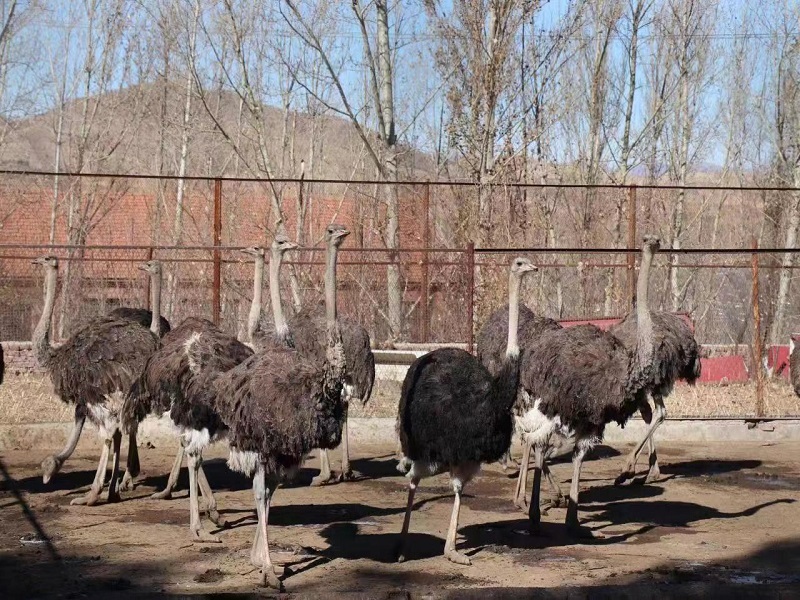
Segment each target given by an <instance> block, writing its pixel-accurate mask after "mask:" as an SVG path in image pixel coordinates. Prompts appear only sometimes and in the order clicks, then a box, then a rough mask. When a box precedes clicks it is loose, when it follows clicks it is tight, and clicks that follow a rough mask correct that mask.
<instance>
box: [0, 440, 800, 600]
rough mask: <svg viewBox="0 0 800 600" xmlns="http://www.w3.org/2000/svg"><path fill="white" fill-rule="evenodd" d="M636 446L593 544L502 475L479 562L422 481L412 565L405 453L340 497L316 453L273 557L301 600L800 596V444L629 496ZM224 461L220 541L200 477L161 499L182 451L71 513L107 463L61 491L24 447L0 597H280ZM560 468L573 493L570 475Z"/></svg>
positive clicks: (694, 470)
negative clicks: (455, 548) (526, 505)
mask: <svg viewBox="0 0 800 600" xmlns="http://www.w3.org/2000/svg"><path fill="white" fill-rule="evenodd" d="M624 450H625V449H624V448H620V449H618V450H614V449H611V448H607V447H601V448H598V449H597V450H596V451H595V455H596V456H597V458H596V459H594V460H591V461H590V462H588V463H586V465H585V468H584V477H583V482H582V494H581V500H582V503H583V504H582V507H581V514H580V516H581V520H582V521H583V523H584V524H585V525H586V526H587V527H589V528H590V529H591V530H592V531H593V533H594V535H595V536H596V539H594V540H588V541H586V540H582V541H576V540H573V539H570V538H569V537H568V536H567V535H566V533H565V531H564V528H563V525H562V522H563V519H564V514H565V511H564V510H563V509H554V510H552V511H551V512H550V514H548V515H546V516H545V517H544V520H545V528H544V533H545V534H546V535H545V536H544V537H531V536H529V535H527V534H526V521H525V517H524V515H523V514H521V513H519V512H518V511H517V510H516V509H515V508H514V507H513V506H512V504H511V502H510V500H509V498H510V496H511V493H512V490H513V480H511V479H509V478H508V477H506V476H505V475H504V474H503V473H502V472H501V471H500V469H499V467H498V466H496V465H491V466H488V467H486V468H485V469H484V470H483V472H482V473H481V474H480V475H479V476H478V478H477V479H476V480H475V481H474V482H473V483H471V484H470V485H469V486H468V488H467V495H466V496H465V499H464V505H463V508H462V513H461V528H460V543H459V548H460V549H462V550H463V551H464V552H466V553H467V554H468V555H470V556H471V557H472V563H473V564H472V566H468V567H462V566H457V565H454V564H451V563H449V562H448V561H446V560H445V559H444V558H443V557H442V556H441V553H442V549H443V544H444V542H443V536H444V533H445V531H446V528H447V524H448V521H449V515H450V509H451V506H452V495H451V491H450V488H449V485H448V481H447V477H446V476H439V477H436V478H433V479H429V480H426V481H424V482H423V484H422V485H421V487H420V490H419V492H418V494H417V498H416V505H415V506H416V509H415V511H414V514H413V517H412V521H411V531H412V534H413V535H412V542H411V546H410V551H409V556H408V560H407V562H405V563H402V564H397V563H396V562H394V551H395V544H396V542H397V537H398V536H397V532H398V531H399V529H400V525H401V522H402V514H403V509H404V506H405V498H406V495H405V481H404V479H403V478H402V477H400V476H398V474H397V473H396V472H395V470H394V461H393V460H392V456H391V451H392V449H391V448H388V447H387V448H355V454H356V456H357V457H358V459H357V460H356V461H355V467H356V469H358V470H359V471H360V473H361V474H362V475H363V478H362V479H360V480H359V481H356V482H348V483H344V484H338V485H334V486H330V487H325V488H310V487H308V486H307V483H308V482H309V481H310V478H311V476H312V475H313V473H314V471H313V468H312V467H314V466H315V465H316V461H315V460H314V461H311V462H310V464H308V465H307V468H305V469H303V470H302V471H301V473H300V475H299V477H298V481H297V482H296V483H294V484H291V485H289V486H288V487H286V488H281V489H280V490H279V491H278V493H277V495H276V500H275V504H274V508H273V509H272V511H271V529H270V539H271V542H272V548H273V556H274V558H275V559H276V560H277V561H279V562H282V563H285V564H286V565H287V568H288V569H287V573H286V576H285V578H284V583H285V586H286V589H287V591H288V592H289V593H290V594H294V595H297V596H300V597H315V598H316V597H319V598H323V597H330V596H333V595H337V596H338V595H344V596H349V597H359V598H428V597H434V598H435V597H448V596H450V597H459V598H462V597H474V598H478V597H481V598H484V597H486V594H487V593H491V597H503V598H516V597H526V596H527V595H528V594H529V593H530V592H531V589H530V588H539V590H538V591H539V592H541V593H542V594H544V595H545V596H546V597H567V596H569V597H615V598H616V597H630V598H634V597H635V598H639V597H642V595H644V596H645V597H674V598H679V597H680V598H685V597H701V596H703V595H706V594H711V593H713V594H714V595H715V596H716V597H719V596H720V595H727V594H731V595H736V596H737V597H742V596H752V597H764V596H775V597H778V596H780V597H784V598H786V597H800V519H798V518H797V515H798V510H800V505H798V504H796V503H795V502H796V501H797V500H798V499H800V465H798V462H797V456H798V451H800V442H798V443H795V442H793V443H790V444H780V445H763V446H762V445H756V444H750V445H737V446H731V445H730V444H705V445H695V446H693V447H691V448H686V447H684V448H679V447H675V446H673V447H668V446H667V447H662V448H661V456H662V471H663V474H664V477H663V480H662V481H660V482H658V483H656V484H653V485H631V486H627V487H624V488H615V487H614V486H613V485H612V481H613V478H614V476H615V475H616V473H617V472H618V469H619V468H620V466H621V463H622V458H623V457H622V456H621V455H620V451H624ZM224 454H225V449H224V447H218V448H215V449H214V451H213V452H212V453H211V455H210V456H209V457H208V460H207V462H206V470H207V473H208V477H209V480H210V481H211V483H212V486H214V488H215V489H216V490H217V499H218V503H219V507H220V509H221V512H222V513H223V516H224V517H225V518H226V519H227V520H228V522H229V523H228V527H227V528H224V529H222V530H220V531H218V532H217V533H218V534H219V536H220V538H221V540H222V543H220V544H192V543H191V542H190V541H189V535H188V527H187V525H188V514H187V504H188V502H187V500H186V478H187V476H186V471H185V469H184V471H183V472H182V475H181V481H180V490H181V491H180V492H179V493H178V494H177V496H176V498H175V499H173V500H151V499H150V498H149V497H148V496H149V494H150V493H152V492H153V491H154V490H155V489H156V488H157V487H159V486H162V485H163V484H164V482H165V480H166V472H167V470H168V468H169V464H170V462H171V460H172V455H171V448H155V449H148V448H143V449H142V450H141V461H142V473H141V475H140V476H139V478H138V481H139V484H138V486H137V488H136V490H135V491H133V492H131V493H128V494H127V495H126V497H125V498H124V500H123V501H122V502H121V503H118V504H111V505H108V504H101V505H98V506H94V507H81V506H70V505H69V501H70V499H71V497H73V495H74V493H75V490H77V489H78V488H83V489H85V488H86V487H87V486H88V485H89V483H90V482H91V479H92V476H93V471H94V468H95V463H94V461H95V460H96V457H95V456H94V455H93V454H91V453H82V454H80V455H77V456H74V457H73V458H72V459H71V460H70V461H69V462H68V463H67V464H66V465H65V468H64V470H63V472H62V473H60V474H59V475H58V476H56V478H55V479H54V480H53V481H51V482H50V484H49V485H48V486H44V485H43V484H42V482H41V478H40V476H39V469H38V463H39V462H40V460H41V459H42V458H43V456H44V452H40V453H33V452H26V453H23V452H10V453H7V454H6V455H5V456H3V457H2V463H3V472H2V483H0V486H2V487H1V488H0V520H2V527H1V528H0V590H2V592H1V593H0V595H1V596H2V597H3V598H34V597H66V598H78V597H85V596H89V597H117V598H122V597H124V598H129V597H136V598H141V597H151V596H161V595H187V594H188V595H196V596H198V597H206V596H208V595H212V594H214V595H216V594H222V593H225V594H231V593H234V594H245V595H248V594H253V593H259V594H269V591H267V590H263V589H261V588H259V587H258V585H257V581H258V572H257V571H256V570H255V569H254V568H253V567H251V566H250V565H249V561H248V558H249V548H250V543H251V540H252V535H253V533H254V524H255V516H254V511H253V504H252V493H251V489H250V481H249V480H247V479H245V478H243V477H240V476H238V475H235V474H233V473H231V472H230V471H228V469H227V467H226V466H225V464H224V459H223V457H224ZM365 457H369V458H365ZM335 464H338V462H337V463H335ZM554 472H555V474H556V476H557V478H558V479H559V480H560V481H562V482H564V486H563V487H564V488H565V490H566V489H567V488H568V483H567V481H568V477H569V475H570V472H571V467H570V465H569V464H567V463H561V464H556V465H555V467H554ZM205 525H206V527H207V529H210V530H212V531H215V530H214V526H213V525H211V524H210V523H208V522H206V523H205Z"/></svg>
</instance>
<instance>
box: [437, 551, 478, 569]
mask: <svg viewBox="0 0 800 600" xmlns="http://www.w3.org/2000/svg"><path fill="white" fill-rule="evenodd" d="M444 557H445V558H446V559H447V560H449V561H450V562H453V563H456V564H457V565H466V566H469V565H471V564H472V561H471V560H470V559H469V557H468V556H467V555H466V554H462V553H461V552H459V551H458V550H445V551H444Z"/></svg>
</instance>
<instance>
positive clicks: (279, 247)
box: [272, 233, 300, 254]
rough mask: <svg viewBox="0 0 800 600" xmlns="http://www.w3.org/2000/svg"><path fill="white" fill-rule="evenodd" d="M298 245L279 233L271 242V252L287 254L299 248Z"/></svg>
mask: <svg viewBox="0 0 800 600" xmlns="http://www.w3.org/2000/svg"><path fill="white" fill-rule="evenodd" d="M299 247H300V245H299V244H296V243H294V242H293V241H292V240H290V239H289V237H288V236H286V235H284V234H282V233H279V234H278V235H276V236H275V239H274V240H272V252H273V254H274V253H276V252H279V253H280V254H283V253H284V252H288V251H289V250H294V249H295V248H299Z"/></svg>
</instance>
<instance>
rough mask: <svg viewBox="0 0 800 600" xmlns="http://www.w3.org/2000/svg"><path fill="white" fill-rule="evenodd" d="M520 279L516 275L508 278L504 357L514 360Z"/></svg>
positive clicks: (517, 343) (512, 274)
mask: <svg viewBox="0 0 800 600" xmlns="http://www.w3.org/2000/svg"><path fill="white" fill-rule="evenodd" d="M520 281H521V278H520V276H519V275H518V274H516V273H511V274H510V275H509V276H508V342H507V343H506V356H508V357H511V358H516V357H517V356H519V342H518V340H517V335H518V329H519V287H520Z"/></svg>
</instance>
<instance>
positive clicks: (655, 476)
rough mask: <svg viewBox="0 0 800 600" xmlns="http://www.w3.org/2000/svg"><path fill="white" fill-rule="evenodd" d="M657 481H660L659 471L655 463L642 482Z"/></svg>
mask: <svg viewBox="0 0 800 600" xmlns="http://www.w3.org/2000/svg"><path fill="white" fill-rule="evenodd" d="M659 479H661V469H660V467H659V466H658V463H657V462H656V463H655V464H653V466H652V467H650V471H648V473H647V477H646V478H645V480H644V482H645V483H653V482H654V481H658V480H659Z"/></svg>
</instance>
